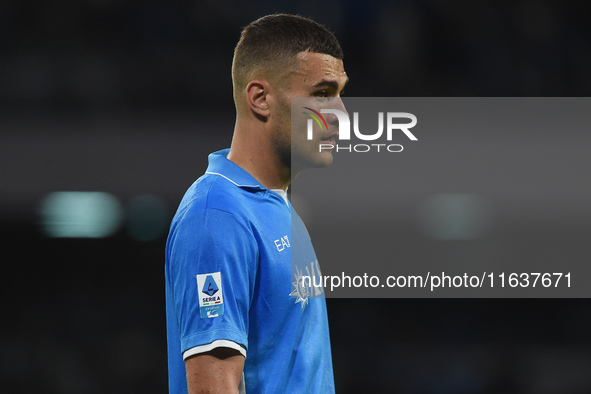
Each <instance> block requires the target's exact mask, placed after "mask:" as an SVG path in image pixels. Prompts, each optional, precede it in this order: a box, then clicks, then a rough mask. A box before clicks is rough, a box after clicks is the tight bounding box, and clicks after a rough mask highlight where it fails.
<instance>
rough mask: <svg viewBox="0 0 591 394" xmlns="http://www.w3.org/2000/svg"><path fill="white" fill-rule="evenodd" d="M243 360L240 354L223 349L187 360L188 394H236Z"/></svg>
mask: <svg viewBox="0 0 591 394" xmlns="http://www.w3.org/2000/svg"><path fill="white" fill-rule="evenodd" d="M244 360H245V358H244V356H243V355H242V354H240V352H238V351H237V350H235V349H230V348H225V347H218V348H215V349H213V350H211V351H209V352H205V353H200V354H197V355H195V356H192V357H189V358H187V359H186V360H185V367H186V369H187V386H188V390H189V394H196V393H238V386H239V385H240V380H241V379H242V371H243V370H244Z"/></svg>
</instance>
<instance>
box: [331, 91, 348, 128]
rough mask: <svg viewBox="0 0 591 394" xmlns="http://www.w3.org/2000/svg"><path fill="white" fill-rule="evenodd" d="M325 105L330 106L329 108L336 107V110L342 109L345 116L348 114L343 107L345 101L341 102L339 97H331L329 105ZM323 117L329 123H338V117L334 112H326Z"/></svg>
mask: <svg viewBox="0 0 591 394" xmlns="http://www.w3.org/2000/svg"><path fill="white" fill-rule="evenodd" d="M326 107H327V108H330V109H336V110H339V111H342V112H344V113H345V114H346V115H347V116H349V112H347V109H346V108H345V103H343V100H342V99H341V98H340V97H331V98H330V102H329V105H327V106H326ZM325 118H326V121H327V122H328V123H330V124H333V125H334V124H338V121H339V118H338V116H337V115H336V114H334V113H328V114H326V115H325Z"/></svg>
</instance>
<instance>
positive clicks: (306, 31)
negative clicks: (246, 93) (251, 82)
mask: <svg viewBox="0 0 591 394" xmlns="http://www.w3.org/2000/svg"><path fill="white" fill-rule="evenodd" d="M305 51H310V52H315V53H323V54H327V55H330V56H332V57H334V58H337V59H343V50H342V49H341V45H340V44H339V42H338V40H337V39H336V37H335V36H334V34H333V33H331V32H330V31H329V30H328V29H327V28H326V27H324V26H322V25H321V24H319V23H317V22H314V21H313V20H311V19H308V18H304V17H302V16H298V15H287V14H273V15H267V16H264V17H262V18H259V19H257V20H256V21H254V22H252V23H251V24H249V25H248V26H246V27H245V28H244V29H243V30H242V35H241V36H240V41H238V44H237V45H236V49H235V50H234V61H233V64H232V80H233V82H234V88H235V89H236V88H237V87H240V88H243V87H245V85H246V83H247V82H248V81H247V79H248V78H249V77H250V74H251V73H252V72H253V71H255V70H257V69H260V68H262V67H265V68H269V69H270V68H273V67H277V69H280V68H285V67H288V66H289V63H290V62H291V61H293V59H294V58H295V56H296V55H297V54H298V53H300V52H305ZM243 85H244V86H243Z"/></svg>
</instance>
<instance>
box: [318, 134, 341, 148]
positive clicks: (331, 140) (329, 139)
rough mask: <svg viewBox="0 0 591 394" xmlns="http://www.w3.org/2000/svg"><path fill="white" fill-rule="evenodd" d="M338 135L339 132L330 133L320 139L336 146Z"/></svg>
mask: <svg viewBox="0 0 591 394" xmlns="http://www.w3.org/2000/svg"><path fill="white" fill-rule="evenodd" d="M338 136H339V134H338V133H334V134H330V135H328V136H326V137H324V138H322V139H321V140H320V141H321V142H322V143H323V144H329V145H332V146H336V144H337V142H336V140H337V137H338Z"/></svg>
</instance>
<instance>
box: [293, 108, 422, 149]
mask: <svg viewBox="0 0 591 394" xmlns="http://www.w3.org/2000/svg"><path fill="white" fill-rule="evenodd" d="M304 108H305V109H308V110H311V111H313V112H314V114H315V115H316V116H314V115H312V114H310V113H307V112H305V113H306V114H307V115H310V116H311V117H313V119H314V120H315V121H316V122H317V123H318V124H319V125H320V127H321V129H322V124H323V123H324V125H326V120H325V119H324V117H323V116H322V115H321V114H334V115H336V117H337V119H338V121H339V140H350V139H351V121H350V120H349V116H348V115H347V114H346V113H345V112H343V111H341V110H338V109H321V110H320V113H319V112H318V111H314V110H312V109H311V108H308V107H304ZM318 118H320V119H321V120H322V122H320V119H318ZM394 119H409V120H410V123H394ZM386 122H387V124H386V138H387V140H388V141H391V140H392V135H393V132H394V130H400V131H402V132H403V133H404V134H405V135H406V136H407V137H408V138H409V139H410V140H411V141H418V139H417V137H415V136H414V134H413V133H411V132H410V130H409V129H411V128H413V127H414V126H416V124H417V117H416V116H414V115H413V114H411V113H408V112H387V113H386ZM313 126H314V122H313V121H312V119H308V140H312V138H313V130H312V129H313ZM353 133H354V134H355V137H357V138H359V139H360V140H363V141H375V140H377V139H378V138H380V137H381V136H382V134H383V133H384V113H383V112H378V131H376V132H375V133H373V134H363V133H361V131H359V113H358V112H353Z"/></svg>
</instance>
